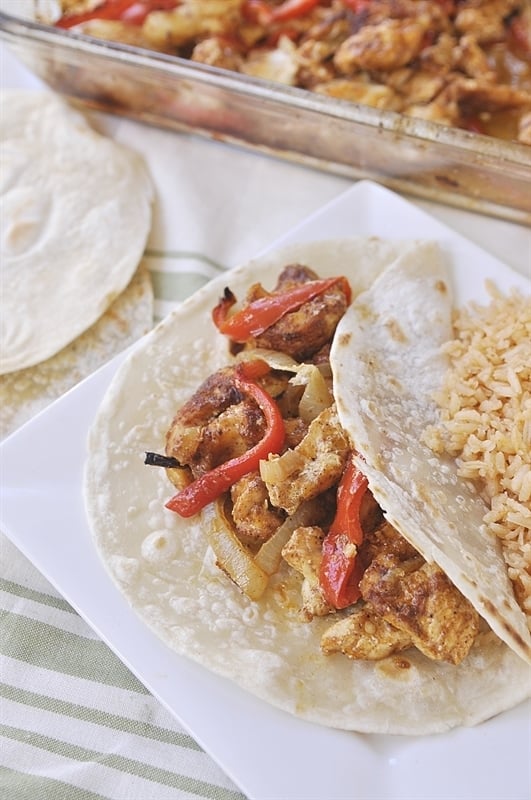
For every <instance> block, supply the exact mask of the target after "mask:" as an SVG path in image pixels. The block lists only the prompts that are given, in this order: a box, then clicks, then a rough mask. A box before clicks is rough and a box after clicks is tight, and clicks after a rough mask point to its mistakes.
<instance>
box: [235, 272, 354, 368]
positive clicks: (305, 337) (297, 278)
mask: <svg viewBox="0 0 531 800" xmlns="http://www.w3.org/2000/svg"><path fill="white" fill-rule="evenodd" d="M317 279H318V276H317V274H316V273H315V272H314V271H313V270H312V269H310V268H309V267H305V266H303V265H301V264H291V265H289V266H287V267H285V268H284V269H283V270H282V273H281V274H280V277H279V279H278V282H277V285H276V287H275V288H274V289H273V294H277V293H282V292H287V291H289V290H290V289H292V288H294V287H296V286H298V285H300V284H301V283H307V282H308V281H313V280H317ZM267 294H268V292H266V291H265V290H264V289H263V288H262V287H261V286H260V284H256V285H255V286H254V287H253V288H252V291H250V292H249V293H248V295H247V301H248V302H251V301H252V300H255V299H258V297H263V296H264V295H267ZM347 305H348V303H347V297H346V295H345V292H344V291H343V289H342V287H341V286H340V284H337V285H335V286H332V287H331V288H330V289H328V290H327V291H326V292H323V293H322V294H319V295H318V296H317V297H314V298H313V300H309V301H308V302H306V303H304V304H303V305H302V306H301V307H300V308H299V309H297V310H296V311H290V312H289V313H288V314H285V315H284V316H283V317H282V319H280V320H279V321H278V322H276V323H275V324H274V325H271V327H269V328H268V329H267V330H266V331H264V333H262V334H260V335H259V336H257V337H256V339H255V340H254V344H255V346H257V347H264V348H267V349H270V350H276V351H277V352H280V353H288V355H290V356H292V358H295V359H296V360H297V361H307V360H308V359H310V358H311V357H312V356H313V355H314V354H315V353H317V352H318V350H320V349H321V348H322V347H323V346H324V345H325V344H326V343H327V342H329V341H330V339H331V338H332V336H333V335H334V331H335V329H336V327H337V324H338V322H339V320H340V319H341V317H342V316H343V314H344V313H345V311H346V310H347Z"/></svg>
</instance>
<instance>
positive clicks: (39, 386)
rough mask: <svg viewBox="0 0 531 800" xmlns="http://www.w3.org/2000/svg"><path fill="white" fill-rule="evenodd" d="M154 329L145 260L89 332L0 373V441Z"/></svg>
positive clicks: (151, 288)
mask: <svg viewBox="0 0 531 800" xmlns="http://www.w3.org/2000/svg"><path fill="white" fill-rule="evenodd" d="M152 327H153V287H152V284H151V278H150V276H149V271H148V269H147V267H146V266H145V264H141V265H140V267H139V268H138V270H137V271H136V272H135V274H134V275H133V278H132V280H131V282H130V283H129V285H128V286H127V287H126V289H125V291H123V292H122V293H121V294H120V295H119V296H118V297H117V298H116V300H115V301H114V302H113V303H112V305H111V306H110V308H109V309H108V310H107V311H106V312H105V313H104V314H103V315H102V316H101V317H100V319H99V320H98V321H97V322H95V323H94V325H92V326H91V327H90V328H89V329H88V330H87V331H85V332H84V333H82V334H81V336H78V337H77V339H75V340H74V341H73V342H71V343H70V344H68V345H66V347H64V348H63V349H62V350H60V351H59V353H56V354H55V355H54V356H51V357H50V358H47V359H46V360H45V361H43V362H41V363H40V364H36V365H35V366H33V367H27V368H26V369H21V370H17V371H16V372H10V373H8V374H7V375H0V439H1V438H4V437H5V436H7V435H8V434H10V433H12V432H13V431H14V430H15V429H16V428H18V427H20V426H21V425H22V424H23V423H24V422H26V421H27V420H28V419H30V418H31V417H33V416H35V414H37V413H38V412H40V411H42V410H43V409H44V408H46V406H47V405H49V404H50V403H51V402H52V401H53V400H55V399H57V398H58V397H60V396H61V395H62V394H64V393H65V392H66V391H68V389H71V388H72V387H73V386H75V384H77V383H79V381H81V380H82V379H83V378H86V377H87V376H88V375H90V374H91V373H92V372H94V371H95V370H96V369H97V368H98V367H100V366H102V365H103V364H105V363H106V362H107V361H110V359H111V358H113V357H114V356H115V355H118V353H120V352H121V351H122V350H125V349H126V348H127V347H128V346H129V345H132V344H133V343H134V342H136V341H137V340H138V339H140V338H141V337H142V336H144V334H146V333H147V332H148V331H150V330H151V328H152Z"/></svg>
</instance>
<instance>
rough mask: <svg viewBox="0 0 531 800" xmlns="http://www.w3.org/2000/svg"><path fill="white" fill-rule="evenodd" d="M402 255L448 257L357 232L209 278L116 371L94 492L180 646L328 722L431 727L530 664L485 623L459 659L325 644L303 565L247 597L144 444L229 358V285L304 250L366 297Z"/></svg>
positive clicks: (134, 579)
mask: <svg viewBox="0 0 531 800" xmlns="http://www.w3.org/2000/svg"><path fill="white" fill-rule="evenodd" d="M404 259H405V260H406V262H407V261H409V260H413V261H415V260H419V261H420V263H426V262H427V261H430V260H434V261H436V262H437V264H438V266H437V269H439V268H440V269H443V265H442V264H440V263H439V256H438V252H437V251H436V249H435V248H434V247H432V246H429V245H421V244H419V243H412V242H409V243H408V242H405V243H400V244H394V243H389V242H385V241H382V240H379V239H375V238H372V239H350V240H340V241H329V242H319V243H318V242H314V243H311V244H307V245H297V246H292V247H290V248H287V249H284V250H283V251H280V252H276V253H273V254H269V255H266V256H265V257H263V258H261V259H259V260H255V261H253V262H251V263H250V264H249V265H248V266H247V267H245V268H240V269H238V270H235V271H233V272H232V273H230V274H229V275H225V276H221V278H220V279H217V280H216V281H214V282H212V283H211V284H209V285H207V286H206V287H204V289H202V290H201V291H200V292H198V293H197V294H196V295H194V296H193V297H192V298H190V299H189V300H188V301H187V302H186V303H185V304H183V306H182V307H181V308H180V309H179V310H177V311H176V312H175V313H174V314H173V315H172V316H170V317H169V318H167V319H166V320H165V321H163V323H161V325H159V326H158V327H157V329H156V330H155V331H154V332H153V333H152V334H151V335H149V336H148V337H147V339H146V340H145V342H144V343H143V345H142V346H141V347H140V348H137V349H136V350H135V352H133V354H132V355H131V356H130V358H129V359H128V361H127V362H126V363H125V364H124V365H123V367H122V368H121V369H120V370H119V372H118V374H117V375H116V377H115V379H114V381H113V383H112V385H111V387H110V389H109V391H108V393H107V395H106V397H105V399H104V402H103V404H102V406H101V408H100V411H99V413H98V415H97V418H96V420H95V423H94V426H93V428H92V430H91V433H90V437H89V445H88V449H89V453H88V460H87V465H86V480H85V496H86V506H87V513H88V517H89V521H90V524H91V528H92V531H93V535H94V539H95V543H96V546H97V548H98V550H99V552H100V554H101V557H102V559H103V561H104V563H105V565H106V567H107V569H108V571H109V573H110V575H111V576H112V578H113V580H114V581H115V582H116V584H117V585H118V587H119V588H120V590H121V591H122V592H123V594H124V595H125V596H126V598H127V599H128V601H129V602H130V604H131V606H132V607H133V609H134V610H135V612H136V613H137V614H138V615H139V616H140V618H141V619H142V620H143V621H144V622H145V623H146V624H147V625H148V626H149V627H150V628H151V629H152V630H154V631H155V632H156V633H157V634H158V635H159V636H160V637H161V638H162V639H163V640H164V641H165V642H167V643H168V644H169V645H170V646H171V647H172V648H173V649H174V650H175V651H176V652H178V653H180V654H182V655H185V656H188V657H189V658H192V659H195V660H196V661H198V662H199V663H201V664H203V665H205V666H206V667H208V668H209V669H211V670H213V671H214V672H216V673H219V674H221V675H224V676H226V677H228V678H230V679H232V680H233V681H235V682H236V683H238V684H239V685H240V686H242V687H243V688H244V689H246V690H248V691H250V692H252V693H253V694H255V695H257V696H259V697H261V698H263V699H264V700H266V701H268V702H269V703H272V704H273V705H275V706H277V707H278V708H281V709H284V710H286V711H288V712H290V713H293V714H296V715H298V716H300V717H303V718H305V719H307V720H311V721H314V722H317V723H320V724H322V725H327V726H332V727H338V728H344V729H350V730H356V731H361V732H372V733H397V734H398V733H399V734H426V733H434V732H438V731H444V730H447V729H449V728H452V727H454V726H456V725H471V724H475V723H478V722H480V721H481V720H484V719H486V718H488V717H491V716H493V715H495V714H497V713H499V712H501V711H503V710H505V709H507V708H510V707H512V706H514V705H516V704H517V703H519V702H521V701H522V700H523V699H524V698H525V697H527V696H528V694H529V691H530V674H529V665H528V664H527V663H526V662H525V661H524V660H523V659H522V658H521V657H520V656H519V655H517V654H516V653H515V652H514V650H513V649H511V648H510V647H508V646H507V645H506V644H504V643H502V641H501V640H500V639H499V638H498V637H497V636H495V634H494V633H493V632H492V631H485V632H483V633H480V634H479V635H478V637H477V639H476V641H475V643H474V645H473V647H472V649H471V651H470V653H469V655H468V656H467V658H466V659H465V660H464V661H463V662H462V663H461V664H460V665H459V666H453V665H449V664H447V663H442V662H436V661H431V660H429V659H427V658H425V657H424V656H422V655H421V654H420V653H419V652H418V651H416V650H413V649H411V650H407V651H404V652H402V653H399V654H398V655H396V656H390V657H388V658H384V659H382V660H381V661H378V662H366V661H352V660H350V659H348V658H346V657H345V656H343V655H331V656H326V655H324V654H323V653H322V652H321V651H320V648H319V642H320V639H321V636H322V634H323V632H324V631H325V630H326V629H327V628H329V626H330V619H329V618H315V619H314V620H313V621H312V623H311V624H307V623H302V622H301V620H300V617H299V613H298V610H299V607H300V580H299V577H298V576H297V575H296V574H294V572H290V571H289V570H287V569H286V570H284V569H282V570H281V571H280V572H279V573H277V575H275V576H273V578H272V580H271V583H270V586H269V587H268V589H267V591H266V592H265V594H264V595H263V597H262V598H261V599H260V600H259V601H258V602H252V601H251V600H249V599H248V598H247V597H246V596H245V595H243V594H242V593H241V592H240V590H239V589H238V588H237V587H236V586H234V585H233V584H232V583H231V582H230V581H229V580H228V579H227V577H226V576H225V575H224V574H223V573H222V572H221V571H220V570H219V569H218V568H217V567H216V565H215V563H214V561H215V559H214V557H213V554H212V552H211V550H210V549H209V547H208V545H207V543H206V538H205V535H204V531H203V530H202V527H201V522H200V520H199V519H198V518H197V517H194V518H191V519H187V520H186V519H182V518H180V517H179V516H177V515H176V514H173V513H172V512H170V511H168V510H167V509H165V508H164V503H165V502H166V500H167V499H168V496H169V494H170V492H169V487H168V481H167V478H166V476H165V475H164V474H163V471H158V470H151V469H148V468H146V467H145V466H144V464H143V456H144V452H145V451H146V450H152V449H156V448H157V447H159V448H160V449H163V446H164V445H163V443H164V438H165V433H166V430H167V428H168V425H169V421H170V420H171V419H172V417H173V415H174V413H175V411H176V409H177V408H178V407H179V406H181V405H182V404H183V403H184V402H185V401H186V400H187V399H188V398H189V397H190V395H191V394H192V393H193V392H194V391H195V390H196V388H197V387H198V385H199V384H200V383H201V381H202V380H204V379H205V378H206V377H207V376H208V375H209V374H211V373H213V372H214V371H215V370H217V369H218V368H220V367H221V366H224V365H225V364H226V363H227V360H228V347H227V341H226V340H225V338H224V337H222V336H220V335H219V333H218V332H217V331H216V330H215V329H214V326H213V324H212V320H211V310H212V308H213V307H214V305H215V304H216V302H217V300H218V298H219V297H220V296H221V295H222V293H223V288H224V286H226V285H228V286H230V288H231V290H232V291H233V292H234V293H235V294H236V295H237V296H242V295H243V294H244V292H245V289H246V288H247V287H248V286H249V284H250V283H254V282H257V281H261V282H262V283H263V285H265V286H269V285H271V284H272V283H273V282H274V276H276V275H277V274H278V273H279V272H280V269H281V268H282V267H283V266H284V265H285V264H287V263H292V262H295V261H296V262H299V263H303V264H307V265H308V266H310V267H312V268H313V269H314V270H315V271H316V272H317V273H318V274H319V276H320V277H326V276H331V275H346V276H347V278H348V280H349V282H350V284H351V287H352V290H353V293H354V296H356V295H358V294H359V293H360V292H363V291H365V290H367V289H368V288H369V287H370V286H371V285H372V284H373V282H374V281H375V280H376V278H377V277H378V275H379V274H381V273H382V272H383V271H384V269H385V268H386V267H389V266H390V265H392V264H393V262H396V263H395V264H394V268H396V269H398V270H401V269H402V264H403V262H404ZM442 274H444V272H443V273H442ZM419 304H420V305H419ZM423 305H424V298H423V296H422V294H421V293H419V294H417V295H413V297H412V298H411V305H409V297H408V312H407V313H408V314H411V315H415V314H421V313H423V312H424V308H423ZM448 311H449V304H448ZM340 396H341V394H340ZM385 400H386V398H384V401H385ZM170 491H171V490H170ZM406 502H407V501H406ZM452 502H454V503H455V502H456V499H455V498H453V501H452ZM465 524H467V523H466V522H465ZM454 572H455V573H456V577H457V578H459V577H460V574H459V573H458V571H457V570H454ZM458 588H461V587H460V586H459V587H458Z"/></svg>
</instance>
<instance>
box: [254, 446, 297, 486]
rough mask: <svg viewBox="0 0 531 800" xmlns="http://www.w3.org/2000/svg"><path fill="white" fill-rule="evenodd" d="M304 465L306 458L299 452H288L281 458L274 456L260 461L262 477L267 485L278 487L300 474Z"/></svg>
mask: <svg viewBox="0 0 531 800" xmlns="http://www.w3.org/2000/svg"><path fill="white" fill-rule="evenodd" d="M304 464H305V461H304V456H302V455H301V454H300V453H299V452H298V451H297V450H286V451H285V452H284V453H282V455H281V456H273V455H272V456H269V458H268V459H262V461H260V477H261V478H262V480H263V482H264V483H266V484H267V485H275V486H278V484H279V483H283V482H284V481H286V480H288V479H289V478H290V477H291V476H292V475H293V473H296V472H299V471H300V470H301V469H302V468H303V467H304Z"/></svg>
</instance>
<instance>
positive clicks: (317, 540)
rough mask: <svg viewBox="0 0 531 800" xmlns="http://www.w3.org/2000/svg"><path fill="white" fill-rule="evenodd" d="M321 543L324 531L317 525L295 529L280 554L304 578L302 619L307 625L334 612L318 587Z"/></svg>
mask: <svg viewBox="0 0 531 800" xmlns="http://www.w3.org/2000/svg"><path fill="white" fill-rule="evenodd" d="M323 539H324V533H323V530H322V529H321V528H319V527H318V526H316V525H312V526H308V527H301V528H296V529H295V530H294V531H293V533H292V535H291V537H290V539H289V541H288V542H287V544H286V545H284V548H283V550H282V556H283V558H284V560H285V561H286V562H287V563H288V564H289V565H290V566H291V567H293V569H296V570H297V572H300V573H301V575H302V576H303V581H302V587H301V596H302V603H301V616H302V617H303V619H305V620H306V621H308V622H309V621H310V620H312V619H313V617H324V616H326V614H330V613H331V612H332V611H335V609H334V608H333V606H331V605H329V604H328V603H327V602H326V600H325V598H324V596H323V594H322V591H321V587H320V585H319V568H320V565H321V558H322V556H321V550H322V545H323Z"/></svg>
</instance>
